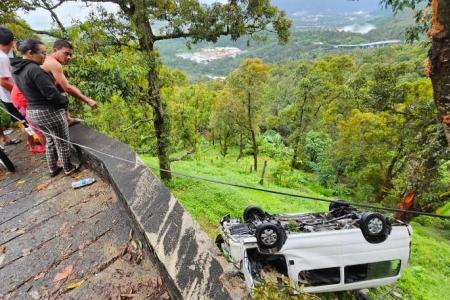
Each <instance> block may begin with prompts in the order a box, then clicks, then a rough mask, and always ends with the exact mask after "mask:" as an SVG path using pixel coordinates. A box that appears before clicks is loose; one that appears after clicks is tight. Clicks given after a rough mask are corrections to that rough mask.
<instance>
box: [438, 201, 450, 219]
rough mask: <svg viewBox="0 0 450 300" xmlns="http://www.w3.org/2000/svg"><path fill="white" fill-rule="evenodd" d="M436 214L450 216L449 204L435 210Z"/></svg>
mask: <svg viewBox="0 0 450 300" xmlns="http://www.w3.org/2000/svg"><path fill="white" fill-rule="evenodd" d="M436 213H438V214H440V215H444V216H450V202H448V203H447V204H445V205H444V206H442V207H440V208H439V209H438V210H436Z"/></svg>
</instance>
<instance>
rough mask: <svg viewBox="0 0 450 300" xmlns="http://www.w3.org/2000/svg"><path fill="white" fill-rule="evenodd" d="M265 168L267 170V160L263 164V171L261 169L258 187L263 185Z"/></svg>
mask: <svg viewBox="0 0 450 300" xmlns="http://www.w3.org/2000/svg"><path fill="white" fill-rule="evenodd" d="M266 168H267V160H265V161H264V164H263V169H262V173H261V180H259V184H260V185H263V184H264V176H265V175H266Z"/></svg>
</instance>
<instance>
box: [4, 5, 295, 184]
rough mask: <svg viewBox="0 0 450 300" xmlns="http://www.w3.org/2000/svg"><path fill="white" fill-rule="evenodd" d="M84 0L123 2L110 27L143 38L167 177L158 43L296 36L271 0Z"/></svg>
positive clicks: (115, 36) (119, 36)
mask: <svg viewBox="0 0 450 300" xmlns="http://www.w3.org/2000/svg"><path fill="white" fill-rule="evenodd" d="M9 1H11V7H12V5H16V4H17V3H16V1H15V0H9ZM41 1H42V0H23V1H20V5H21V7H23V8H28V9H29V8H30V7H31V8H36V7H39V6H40V4H42V3H44V2H41ZM44 1H45V2H46V3H47V4H48V6H49V7H45V6H46V5H45V4H44V8H45V9H47V10H49V8H50V10H49V11H50V13H52V12H51V9H52V8H54V7H55V6H57V5H58V6H59V5H61V4H63V3H65V2H69V1H72V2H73V1H76V0H59V1H57V2H53V1H52V0H44ZM37 2H39V3H37ZM80 2H85V3H114V4H117V5H118V6H119V7H120V13H118V14H117V15H112V14H103V16H102V17H103V19H104V21H105V31H107V32H108V33H110V35H111V39H112V40H114V41H116V42H117V43H118V44H122V45H127V46H130V45H132V44H133V43H131V42H130V41H137V42H136V43H137V47H136V50H137V51H140V52H142V54H143V56H144V64H145V65H146V67H147V70H148V71H147V75H146V79H147V83H148V89H147V94H146V97H145V101H146V102H147V103H148V104H149V105H150V106H151V107H152V109H153V125H154V128H155V134H156V139H157V149H158V158H159V166H160V169H161V171H160V175H161V178H162V179H164V180H168V179H170V178H171V173H170V158H169V145H170V118H169V114H168V112H167V104H166V103H165V102H164V101H162V99H161V92H160V84H161V83H160V80H159V74H158V71H159V69H160V65H161V64H160V61H159V58H158V53H157V51H156V43H157V42H158V41H162V40H168V39H175V38H189V39H191V40H192V42H194V43H196V42H199V41H209V42H216V41H217V40H218V38H219V37H220V36H222V35H229V36H230V37H231V39H233V40H236V39H238V38H239V37H241V36H243V35H249V36H250V37H251V36H255V35H258V34H259V33H261V32H263V31H265V30H266V31H267V30H268V31H273V32H276V34H277V36H278V39H279V42H280V43H285V42H287V40H288V39H289V36H290V31H289V29H290V27H291V21H290V20H288V19H287V18H286V15H285V13H284V12H283V11H280V10H278V9H277V8H276V7H274V6H272V5H271V2H270V0H258V1H256V0H230V1H228V2H227V3H225V4H221V3H213V4H211V5H205V4H201V3H200V2H199V1H198V0H167V1H153V0H83V1H80ZM2 3H3V2H2ZM8 3H9V2H8ZM8 3H7V4H8ZM7 4H6V5H7ZM8 8H9V9H12V8H10V7H8ZM52 16H53V15H52ZM53 20H55V18H53ZM156 21H159V22H160V23H161V22H162V23H163V24H164V26H163V27H162V28H161V29H160V30H155V29H154V26H153V24H154V23H155V22H156ZM55 22H56V20H55ZM57 23H58V22H57ZM60 29H61V30H62V31H64V30H63V29H62V28H60Z"/></svg>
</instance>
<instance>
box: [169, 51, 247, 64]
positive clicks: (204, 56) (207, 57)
mask: <svg viewBox="0 0 450 300" xmlns="http://www.w3.org/2000/svg"><path fill="white" fill-rule="evenodd" d="M242 52H243V51H242V50H241V49H239V48H234V47H217V48H205V49H202V50H200V51H198V52H194V53H189V52H185V53H179V54H176V56H177V57H180V58H183V59H188V60H191V61H194V62H196V63H202V64H207V63H208V62H210V61H213V60H217V59H222V58H226V57H232V58H235V57H236V56H238V55H239V54H241V53H242Z"/></svg>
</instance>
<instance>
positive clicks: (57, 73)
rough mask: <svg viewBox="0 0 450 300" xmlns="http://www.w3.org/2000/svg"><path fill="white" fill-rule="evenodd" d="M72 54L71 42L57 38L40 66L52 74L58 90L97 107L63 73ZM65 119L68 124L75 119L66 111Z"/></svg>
mask: <svg viewBox="0 0 450 300" xmlns="http://www.w3.org/2000/svg"><path fill="white" fill-rule="evenodd" d="M72 56H73V46H72V44H71V43H69V42H68V41H66V40H57V41H55V43H54V44H53V52H52V54H50V55H48V56H47V58H46V59H45V62H44V64H43V65H42V68H43V69H44V70H46V71H47V72H49V73H50V74H52V76H53V78H54V80H55V83H56V86H57V87H58V89H59V90H60V91H62V92H64V93H67V94H69V95H71V96H73V97H75V98H77V99H79V100H81V101H83V102H84V103H86V104H87V105H89V106H90V107H92V108H97V102H95V101H94V100H92V99H91V98H89V97H87V96H85V95H84V94H83V93H82V92H81V91H80V89H79V88H77V87H76V86H74V85H71V84H70V83H69V81H68V80H67V78H66V76H65V75H64V69H63V65H64V66H65V65H68V64H69V63H70V61H71V60H72ZM67 120H68V122H69V125H71V124H72V123H74V122H75V121H76V120H75V119H73V118H71V117H70V114H69V113H67Z"/></svg>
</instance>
